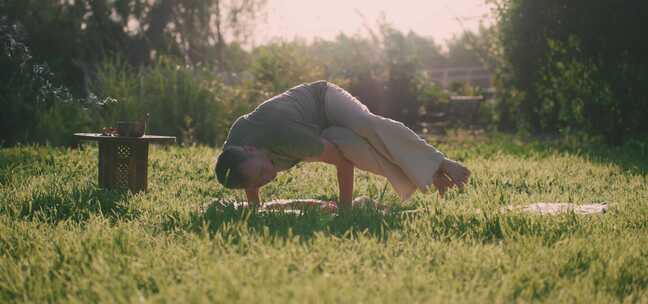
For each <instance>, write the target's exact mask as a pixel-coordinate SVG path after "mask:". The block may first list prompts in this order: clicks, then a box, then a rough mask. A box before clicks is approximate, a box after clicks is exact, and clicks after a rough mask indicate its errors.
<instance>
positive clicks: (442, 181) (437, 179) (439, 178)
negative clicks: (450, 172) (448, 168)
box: [432, 170, 454, 196]
mask: <svg viewBox="0 0 648 304" xmlns="http://www.w3.org/2000/svg"><path fill="white" fill-rule="evenodd" d="M432 184H433V185H434V187H436V189H437V191H439V195H441V196H443V195H444V194H445V192H446V191H447V190H448V188H450V187H452V186H453V185H454V184H453V182H452V180H450V178H449V177H448V176H447V175H446V174H445V172H443V170H437V172H436V173H434V176H433V177H432Z"/></svg>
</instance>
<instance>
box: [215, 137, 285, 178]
mask: <svg viewBox="0 0 648 304" xmlns="http://www.w3.org/2000/svg"><path fill="white" fill-rule="evenodd" d="M276 176H277V171H276V170H275V168H274V166H273V165H272V162H271V161H270V159H269V158H268V157H267V155H266V154H265V153H264V152H263V151H261V150H259V149H257V148H255V147H252V146H243V147H239V146H229V147H227V148H225V149H224V150H223V153H221V155H219V156H218V159H217V160H216V178H217V179H218V181H219V182H220V183H221V184H222V185H223V186H225V187H226V188H232V189H241V188H258V187H261V186H263V185H265V184H267V183H269V182H270V181H272V180H273V179H274V178H275V177H276Z"/></svg>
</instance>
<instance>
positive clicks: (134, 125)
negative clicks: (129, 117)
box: [117, 121, 146, 137]
mask: <svg viewBox="0 0 648 304" xmlns="http://www.w3.org/2000/svg"><path fill="white" fill-rule="evenodd" d="M145 127H146V125H145V124H144V122H143V121H118V122H117V134H118V135H119V136H124V137H142V136H144V129H145Z"/></svg>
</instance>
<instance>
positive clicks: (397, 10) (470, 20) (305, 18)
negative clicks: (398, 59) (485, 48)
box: [256, 0, 490, 43]
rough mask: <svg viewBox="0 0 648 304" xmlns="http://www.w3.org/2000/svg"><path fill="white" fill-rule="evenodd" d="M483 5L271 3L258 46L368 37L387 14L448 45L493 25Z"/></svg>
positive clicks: (348, 0)
mask: <svg viewBox="0 0 648 304" xmlns="http://www.w3.org/2000/svg"><path fill="white" fill-rule="evenodd" d="M484 2H485V1H484V0H268V7H267V14H268V16H267V24H264V25H262V26H259V27H258V28H257V39H256V41H257V42H258V43H263V42H265V41H268V40H270V39H272V38H273V37H280V38H283V39H292V38H294V37H302V38H309V39H310V38H313V37H322V38H326V39H331V38H334V37H335V36H336V35H337V34H338V33H340V32H345V33H349V34H353V33H357V32H362V33H366V31H365V30H364V26H363V24H365V23H366V24H368V25H369V26H371V27H373V28H375V26H376V21H377V20H378V19H379V17H380V16H381V14H382V13H384V14H385V16H386V20H387V21H388V22H389V23H391V24H392V25H394V26H395V27H396V28H398V29H400V30H402V31H404V32H407V31H409V30H413V31H414V32H416V33H418V34H421V35H424V36H431V37H433V38H434V39H435V40H436V41H437V43H443V42H445V41H446V40H447V39H449V38H451V37H452V36H453V34H459V33H461V32H462V24H461V23H460V22H459V21H457V18H458V17H460V18H461V21H462V23H463V27H465V28H466V29H470V30H476V29H477V28H478V26H479V21H480V20H482V21H484V22H485V23H486V24H489V23H490V19H489V17H488V16H489V15H490V14H489V13H490V10H489V6H487V5H486V4H485V3H484Z"/></svg>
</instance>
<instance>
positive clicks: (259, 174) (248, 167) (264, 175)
mask: <svg viewBox="0 0 648 304" xmlns="http://www.w3.org/2000/svg"><path fill="white" fill-rule="evenodd" d="M240 168H241V171H242V173H243V175H244V176H245V179H246V181H247V185H246V186H247V187H251V188H259V187H261V186H263V185H265V184H267V183H269V182H270V181H272V180H273V179H274V178H275V177H276V176H277V172H276V171H275V170H274V167H273V166H272V163H271V162H270V161H269V160H268V159H267V158H263V157H258V156H254V157H252V158H250V159H248V160H246V161H244V162H243V163H241V167H240Z"/></svg>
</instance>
